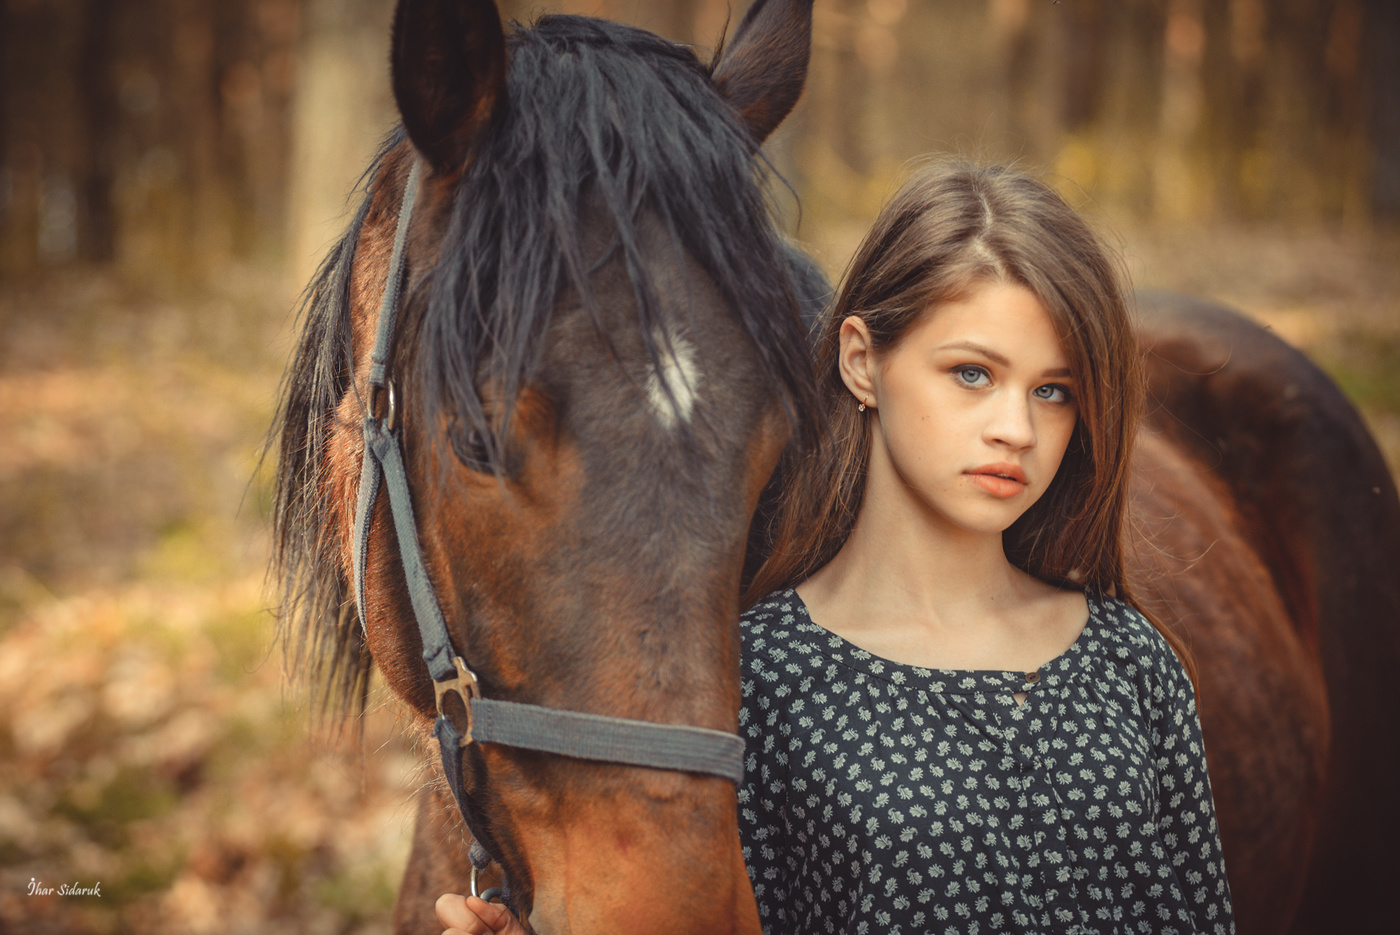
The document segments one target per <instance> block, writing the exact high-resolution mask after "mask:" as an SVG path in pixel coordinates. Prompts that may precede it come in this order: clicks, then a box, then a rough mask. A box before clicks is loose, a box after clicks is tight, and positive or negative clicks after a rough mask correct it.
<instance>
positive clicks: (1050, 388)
mask: <svg viewBox="0 0 1400 935" xmlns="http://www.w3.org/2000/svg"><path fill="white" fill-rule="evenodd" d="M1031 392H1032V393H1034V394H1035V397H1036V398H1037V399H1044V400H1046V401H1048V402H1052V403H1065V402H1069V390H1067V389H1065V388H1064V387H1063V386H1060V385H1059V384H1058V383H1047V384H1045V385H1044V386H1037V387H1036V388H1035V389H1034V390H1032V391H1031Z"/></svg>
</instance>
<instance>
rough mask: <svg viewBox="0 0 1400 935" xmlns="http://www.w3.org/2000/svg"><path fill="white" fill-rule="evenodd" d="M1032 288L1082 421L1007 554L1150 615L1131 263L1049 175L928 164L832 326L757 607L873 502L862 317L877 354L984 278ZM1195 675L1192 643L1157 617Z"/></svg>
mask: <svg viewBox="0 0 1400 935" xmlns="http://www.w3.org/2000/svg"><path fill="white" fill-rule="evenodd" d="M988 282H1005V283H1012V284H1015V285H1019V286H1023V287H1025V288H1026V289H1028V290H1029V291H1030V292H1031V293H1032V294H1033V295H1035V296H1036V298H1037V299H1039V300H1040V302H1041V304H1042V305H1043V306H1044V307H1045V309H1046V311H1047V312H1048V313H1049V314H1050V318H1051V320H1052V321H1053V322H1054V326H1055V330H1056V333H1057V334H1058V335H1059V338H1060V341H1061V342H1062V344H1063V345H1064V352H1065V354H1066V356H1067V357H1068V358H1069V365H1070V370H1071V372H1072V373H1073V374H1074V378H1075V386H1076V398H1077V402H1078V405H1079V420H1078V423H1077V424H1076V426H1075V429H1074V433H1073V435H1072V436H1071V438H1070V442H1069V447H1068V449H1067V450H1066V451H1065V456H1064V460H1063V461H1062V462H1061V463H1060V469H1059V471H1058V473H1057V474H1056V475H1055V479H1054V481H1052V482H1051V484H1050V487H1049V488H1048V489H1047V490H1046V491H1045V493H1044V495H1043V496H1041V498H1040V499H1039V500H1038V501H1037V502H1036V503H1035V504H1034V505H1032V506H1031V508H1030V509H1028V510H1027V511H1026V512H1025V514H1023V515H1022V516H1021V518H1020V519H1018V520H1017V521H1016V522H1015V523H1014V524H1013V525H1012V526H1011V527H1010V528H1009V529H1007V530H1006V532H1005V533H1004V534H1003V546H1004V548H1005V550H1006V556H1007V558H1008V559H1009V560H1010V561H1011V563H1012V564H1014V565H1015V566H1016V567H1018V568H1020V569H1022V570H1023V571H1025V572H1027V573H1028V574H1031V575H1033V576H1035V577H1036V578H1039V579H1041V580H1043V581H1048V582H1050V583H1052V584H1056V585H1060V586H1067V587H1068V586H1072V587H1080V588H1086V589H1089V590H1095V591H1099V592H1103V593H1109V594H1116V595H1117V596H1118V597H1120V598H1122V599H1124V600H1126V601H1128V602H1129V603H1131V604H1132V605H1133V606H1135V607H1137V608H1138V609H1139V610H1142V608H1141V607H1139V606H1138V605H1137V602H1136V601H1135V600H1134V599H1133V597H1132V595H1131V594H1130V593H1129V590H1128V588H1127V585H1126V582H1125V581H1124V571H1123V529H1124V516H1125V512H1126V507H1127V479H1128V462H1129V455H1130V452H1131V449H1132V443H1133V437H1134V435H1135V433H1136V430H1137V424H1138V419H1139V417H1140V415H1141V410H1142V399H1143V383H1142V380H1143V377H1142V366H1141V360H1140V356H1139V351H1138V347H1137V342H1136V341H1135V339H1134V336H1133V330H1132V325H1131V323H1130V321H1129V318H1128V311H1127V304H1126V300H1125V297H1124V292H1123V286H1122V282H1121V277H1120V275H1119V272H1118V269H1117V267H1116V266H1115V264H1114V262H1113V261H1112V260H1111V259H1110V254H1109V253H1108V251H1107V250H1106V249H1105V248H1104V246H1103V244H1102V243H1101V242H1100V240H1099V238H1098V236H1097V235H1096V234H1095V233H1094V231H1093V230H1092V229H1091V228H1090V227H1089V225H1088V224H1086V223H1085V221H1084V220H1083V218H1081V217H1080V216H1079V215H1078V213H1076V212H1075V210H1074V209H1073V208H1071V207H1070V206H1069V205H1068V204H1066V203H1065V201H1064V199H1062V198H1061V197H1060V196H1059V195H1057V194H1056V193H1055V192H1054V191H1053V190H1052V189H1050V188H1049V187H1048V186H1047V185H1045V184H1044V183H1043V182H1041V181H1039V180H1038V179H1036V178H1033V177H1032V176H1029V175H1026V174H1025V173H1022V172H1018V171H1015V170H1012V169H1008V168H1005V167H1001V166H977V165H971V164H968V163H962V162H949V163H937V164H933V165H929V166H926V167H925V168H923V169H921V170H920V171H918V172H917V173H916V174H915V175H914V176H913V177H912V178H911V179H909V181H907V182H906V183H905V184H904V185H903V186H902V187H901V188H900V190H899V191H898V192H897V193H896V194H895V196H894V198H893V199H891V201H890V202H889V203H888V204H887V205H886V206H885V207H884V209H883V210H882V211H881V212H880V216H879V217H878V218H876V220H875V226H874V227H873V228H871V231H870V233H869V234H868V235H867V236H866V238H865V241H864V243H862V244H861V247H860V249H859V251H858V252H857V253H856V255H855V258H854V259H853V260H852V261H851V264H850V267H849V268H848V269H847V272H846V276H845V280H844V282H843V284H842V287H841V290H840V292H839V293H838V295H837V297H836V301H835V303H834V304H833V305H832V306H831V307H830V308H829V309H828V311H827V313H826V314H825V316H824V317H823V319H822V323H821V325H820V328H821V333H820V339H819V344H818V346H817V354H816V363H815V366H816V376H817V383H818V389H819V392H820V393H821V395H822V404H823V405H824V406H825V407H826V415H827V420H828V430H827V432H826V434H825V435H824V436H823V438H822V439H821V441H820V442H819V444H817V445H816V446H813V447H812V448H810V449H809V450H808V451H807V452H806V453H805V454H801V455H797V456H795V457H794V458H792V459H791V460H790V461H788V462H787V463H786V464H785V465H784V466H783V467H782V468H780V470H782V471H784V474H785V476H784V478H783V480H784V492H783V496H782V499H781V501H780V502H779V504H778V507H777V509H776V511H775V512H774V513H773V516H772V520H771V526H770V529H769V535H770V539H771V542H772V552H771V553H770V554H769V556H768V558H767V559H766V560H765V561H764V563H763V564H762V565H761V566H760V567H759V569H758V572H757V574H756V575H755V576H754V579H753V581H752V582H751V583H750V585H749V588H748V590H747V592H746V593H745V595H744V599H743V606H744V607H745V608H747V607H751V606H752V605H754V604H756V603H757V602H758V601H759V600H760V599H762V598H763V596H765V595H766V594H768V593H770V592H772V591H775V590H778V589H781V588H788V587H793V586H795V585H797V584H799V583H800V582H802V581H804V580H805V579H806V578H807V577H809V576H810V575H811V574H812V573H813V572H815V571H816V570H817V569H819V568H821V567H822V566H823V565H825V564H826V563H827V562H829V561H831V559H832V558H833V557H835V555H836V553H837V552H838V551H840V549H841V546H842V545H844V544H845V542H846V539H847V537H848V536H849V535H850V533H851V529H852V527H854V525H855V521H856V516H857V515H858V514H859V512H860V506H861V498H862V496H863V494H864V491H865V476H866V470H867V467H868V465H869V463H870V445H871V429H870V425H869V422H868V420H867V419H866V417H865V415H864V414H863V413H861V412H858V411H857V409H856V402H857V401H856V400H855V399H854V398H853V397H852V396H851V393H850V390H848V389H847V388H846V385H845V383H844V382H842V380H841V373H840V370H839V367H838V360H837V358H838V356H839V353H840V349H841V323H842V322H843V321H845V320H846V318H847V317H849V316H851V315H855V316H857V317H859V318H860V319H861V320H862V321H864V322H865V325H866V327H867V328H868V329H869V330H870V336H871V342H872V344H873V346H874V350H875V351H876V352H877V353H882V352H888V351H890V350H893V349H894V348H895V347H896V346H897V345H898V344H899V342H900V341H901V340H902V339H903V337H904V336H905V335H906V334H907V333H908V332H909V329H910V328H911V327H912V326H913V325H914V324H915V323H917V322H918V321H919V320H920V318H921V317H922V316H923V315H925V314H928V313H930V312H931V311H934V310H936V308H937V306H938V305H940V304H942V303H946V302H952V301H958V300H961V299H964V298H966V297H967V296H968V295H969V294H970V293H971V292H972V290H973V289H975V288H976V287H977V286H979V285H982V284H984V283H988ZM1146 616H1147V617H1148V619H1149V620H1151V621H1152V624H1153V626H1155V627H1156V628H1157V629H1158V631H1160V632H1161V633H1162V635H1163V636H1164V637H1165V638H1166V640H1167V642H1168V643H1169V644H1170V645H1171V647H1172V649H1173V650H1174V651H1175V652H1176V654H1177V656H1178V658H1180V659H1181V660H1182V662H1183V664H1184V665H1185V666H1186V667H1187V671H1188V672H1190V673H1191V676H1192V680H1193V681H1194V679H1195V673H1194V666H1193V665H1192V663H1191V661H1190V656H1189V654H1188V653H1187V651H1186V647H1185V645H1184V644H1183V643H1182V642H1181V639H1180V638H1179V637H1178V636H1177V635H1176V634H1175V633H1174V632H1172V631H1171V630H1170V629H1168V628H1166V627H1165V626H1163V625H1162V624H1161V623H1160V622H1159V621H1158V620H1156V619H1155V618H1154V617H1153V616H1152V615H1150V614H1146Z"/></svg>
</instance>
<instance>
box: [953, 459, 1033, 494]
mask: <svg viewBox="0 0 1400 935" xmlns="http://www.w3.org/2000/svg"><path fill="white" fill-rule="evenodd" d="M967 474H968V476H969V477H971V478H972V482H973V483H974V484H976V485H977V486H978V487H980V488H982V489H983V490H985V491H986V492H987V493H989V494H991V495H992V496H994V497H1002V498H1006V497H1014V496H1016V495H1017V494H1019V493H1020V492H1021V491H1023V490H1025V489H1026V472H1025V471H1023V470H1021V468H1020V467H1018V466H1017V465H1015V464H984V465H983V466H981V467H978V468H973V469H972V470H971V471H968V472H967Z"/></svg>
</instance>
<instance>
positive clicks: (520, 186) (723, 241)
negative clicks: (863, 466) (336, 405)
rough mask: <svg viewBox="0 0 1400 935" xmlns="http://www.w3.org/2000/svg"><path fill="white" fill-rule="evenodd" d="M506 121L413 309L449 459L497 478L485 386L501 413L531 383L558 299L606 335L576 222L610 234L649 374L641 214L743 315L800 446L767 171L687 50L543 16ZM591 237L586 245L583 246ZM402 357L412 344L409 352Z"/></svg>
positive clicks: (484, 141)
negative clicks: (447, 435)
mask: <svg viewBox="0 0 1400 935" xmlns="http://www.w3.org/2000/svg"><path fill="white" fill-rule="evenodd" d="M509 48H510V70H509V73H508V77H507V94H506V99H505V103H504V106H503V108H502V110H501V112H500V113H499V114H498V115H497V118H496V119H495V121H494V122H493V123H492V125H491V126H490V127H488V128H487V130H486V131H485V132H484V133H483V134H482V137H481V138H480V139H479V140H478V142H477V145H476V147H475V149H474V153H473V157H472V159H471V161H470V162H469V164H468V166H467V167H466V169H465V170H464V172H463V177H462V179H461V182H460V184H459V186H458V189H457V202H456V204H455V205H454V207H453V212H452V216H451V218H450V220H449V222H448V228H447V231H446V233H445V235H444V239H443V242H442V245H441V249H440V252H439V254H438V256H439V259H438V263H437V266H436V268H435V269H433V270H432V271H431V272H429V273H428V275H427V277H426V278H425V279H424V280H423V281H422V283H421V284H420V289H419V290H418V291H417V292H416V294H415V296H414V297H413V298H412V299H411V301H412V302H413V303H414V304H415V311H416V314H415V315H414V316H413V317H414V319H415V320H416V325H415V330H416V333H417V336H416V339H415V340H413V342H412V344H413V348H412V350H411V351H408V353H412V354H414V355H415V357H416V360H415V361H414V365H413V371H414V375H413V377H412V379H413V380H414V381H415V383H416V387H415V389H416V391H417V392H416V394H415V398H416V399H417V400H418V401H419V403H420V404H421V405H422V406H423V407H424V412H425V416H426V417H427V419H428V420H429V421H431V422H432V423H433V424H442V425H451V426H454V427H455V428H454V430H453V431H454V432H455V433H457V434H458V435H460V436H461V437H454V438H452V439H451V441H452V443H453V447H454V449H456V450H458V451H461V450H465V449H477V450H479V449H480V448H481V443H482V441H483V440H485V441H486V442H488V444H487V446H486V454H487V455H488V458H487V460H488V463H489V464H491V466H493V467H499V465H500V463H501V462H500V451H499V445H497V444H494V440H495V439H497V438H499V437H504V436H505V435H506V433H507V432H508V428H509V417H510V412H509V409H508V408H507V411H506V412H505V413H488V411H487V407H486V406H484V405H483V402H482V399H481V398H480V395H479V391H478V389H479V388H478V381H479V380H480V379H481V378H482V376H483V375H484V374H489V376H490V378H491V379H492V381H493V382H494V383H495V392H496V394H498V398H500V399H504V400H506V406H507V407H509V406H510V405H511V401H513V400H515V399H516V398H517V397H518V396H519V393H520V391H521V390H522V389H523V388H524V386H525V384H526V383H527V382H528V381H529V379H530V377H531V372H532V369H533V366H534V364H535V362H536V360H537V357H538V354H539V353H540V348H541V345H542V341H543V337H544V334H545V331H546V330H547V328H548V325H549V322H550V319H551V316H552V314H553V310H554V307H555V303H556V300H557V297H558V296H559V294H560V293H561V292H562V291H565V290H569V291H571V292H573V293H574V294H576V295H577V296H578V297H579V298H580V300H581V302H582V304H583V306H584V308H585V309H587V310H588V311H590V312H591V313H593V315H594V318H595V321H597V322H598V325H599V328H600V333H603V334H604V338H605V340H606V332H605V331H604V330H603V328H602V323H601V321H600V320H599V318H598V307H597V304H596V302H595V299H596V296H594V295H593V292H592V290H591V287H590V282H589V279H590V277H589V273H590V269H589V266H588V264H589V263H591V262H595V261H596V260H597V256H596V254H597V249H596V245H594V246H593V247H592V248H590V247H589V245H588V243H587V238H588V236H589V233H590V232H589V231H588V230H585V229H584V225H583V224H582V223H581V218H580V211H581V207H582V206H583V205H585V204H588V203H596V204H600V205H601V206H602V208H603V210H604V211H605V212H606V214H607V215H608V219H609V225H610V226H611V227H612V228H613V230H614V233H613V246H614V249H615V250H616V251H617V252H616V253H615V254H612V255H618V256H620V257H621V259H622V261H623V262H624V264H625V267H626V270H627V273H628V276H629V278H630V281H631V285H632V291H633V295H634V298H635V302H636V306H637V317H638V321H637V325H638V328H639V333H640V334H641V336H642V340H643V341H644V342H645V347H646V350H647V352H648V354H649V355H650V356H651V358H652V363H653V365H659V363H660V361H661V358H662V355H663V353H664V352H665V351H666V348H664V347H658V346H657V340H658V337H659V338H660V339H661V340H663V341H664V340H665V337H664V336H665V335H666V334H667V331H666V329H665V328H664V327H660V325H661V321H660V319H661V313H660V310H659V303H658V299H657V295H656V290H655V287H654V285H653V283H652V282H651V279H650V277H649V275H648V272H647V269H648V266H647V263H646V262H645V255H646V252H647V251H646V245H645V243H644V240H643V238H642V237H641V236H640V235H639V225H640V223H641V220H642V217H643V215H644V214H648V213H649V214H651V215H652V216H653V217H655V218H656V219H657V220H658V221H659V222H660V224H661V229H663V230H667V231H670V232H671V234H672V236H673V237H675V238H676V239H677V241H678V242H679V243H680V244H681V245H682V246H683V247H684V248H685V249H686V250H687V252H688V253H689V254H690V255H691V256H692V257H693V258H694V259H695V260H696V261H697V262H698V263H699V264H700V266H701V267H702V268H703V269H704V270H705V272H706V273H707V274H708V275H709V276H710V277H711V278H712V279H713V280H714V282H715V284H716V286H717V288H718V289H719V291H720V294H721V296H722V297H723V298H724V299H725V300H726V302H727V303H729V304H730V305H731V306H732V307H733V308H735V309H736V310H737V312H738V315H739V318H740V321H741V323H742V325H743V327H744V328H745V330H746V331H747V332H748V334H749V335H750V336H751V337H752V339H753V340H754V342H755V345H756V347H757V348H758V350H759V352H760V354H761V356H762V358H763V360H764V362H765V363H766V364H767V366H768V367H769V369H770V370H771V371H772V372H773V374H774V375H775V377H776V378H777V383H778V384H779V385H780V386H781V387H782V388H783V390H784V391H785V398H786V399H787V401H788V405H789V410H790V414H791V415H793V417H794V422H795V423H796V424H798V425H799V426H800V427H801V428H803V429H804V430H805V429H806V428H807V427H808V425H807V421H806V417H807V415H808V414H809V413H811V412H813V411H815V406H814V405H813V397H812V395H811V390H810V376H809V373H810V368H809V365H808V363H807V358H806V349H805V342H804V339H803V334H802V328H801V325H800V324H799V323H798V321H797V318H796V316H795V315H794V314H793V310H794V309H795V308H796V298H795V293H794V287H793V283H792V281H791V278H790V277H789V276H788V275H787V274H786V272H785V270H786V264H785V262H784V258H783V256H782V253H781V247H780V241H779V238H778V236H777V235H776V233H775V232H774V230H773V224H772V216H771V211H770V208H769V205H768V203H767V201H766V197H765V193H764V191H763V189H762V186H761V184H760V182H761V176H762V175H763V174H764V172H765V170H766V165H765V164H764V163H762V162H761V160H756V159H755V156H756V147H755V146H754V144H753V143H752V141H751V139H750V138H749V136H748V132H747V130H746V129H745V128H744V127H743V125H742V124H741V123H740V122H739V119H738V117H737V115H736V114H735V113H734V111H733V110H732V109H730V108H729V107H728V105H726V104H724V103H723V102H722V101H721V100H720V99H719V97H718V96H717V95H716V94H715V92H714V90H713V88H712V87H711V84H710V79H709V74H708V71H707V69H706V68H705V67H704V66H703V65H702V64H701V63H700V62H699V61H698V60H697V59H696V58H695V56H694V54H693V53H692V52H691V51H690V50H689V49H688V48H686V47H684V46H680V45H677V44H676V43H672V42H668V41H666V40H664V39H660V38H658V37H656V36H653V35H651V34H650V33H647V32H644V31H642V30H639V29H634V28H631V27H628V26H622V25H619V24H616V23H610V22H606V21H601V20H592V19H587V18H583V17H573V16H547V17H543V18H541V19H540V20H539V21H537V22H536V23H535V24H534V26H533V27H531V28H528V29H525V28H517V29H516V30H515V31H514V32H513V34H512V35H511V37H510V40H509ZM594 234H595V236H596V232H594ZM405 343H408V342H405Z"/></svg>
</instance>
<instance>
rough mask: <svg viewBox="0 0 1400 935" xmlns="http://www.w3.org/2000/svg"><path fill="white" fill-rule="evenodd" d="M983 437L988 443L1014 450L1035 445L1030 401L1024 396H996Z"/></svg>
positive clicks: (1007, 394)
mask: <svg viewBox="0 0 1400 935" xmlns="http://www.w3.org/2000/svg"><path fill="white" fill-rule="evenodd" d="M985 436H986V438H987V440H988V441H990V442H995V443H999V444H1002V445H1005V446H1007V447H1008V448H1012V449H1016V450H1022V449H1026V448H1030V447H1032V446H1033V445H1035V423H1034V422H1033V420H1032V418H1031V401H1030V399H1029V398H1028V397H1027V396H1026V394H1024V393H1010V392H1008V393H1004V394H998V398H997V400H996V402H995V404H994V408H993V411H992V417H991V419H990V420H989V421H988V423H987V428H986V432H985Z"/></svg>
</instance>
